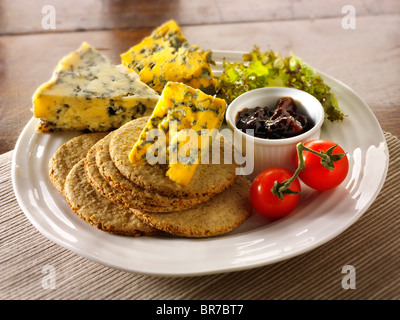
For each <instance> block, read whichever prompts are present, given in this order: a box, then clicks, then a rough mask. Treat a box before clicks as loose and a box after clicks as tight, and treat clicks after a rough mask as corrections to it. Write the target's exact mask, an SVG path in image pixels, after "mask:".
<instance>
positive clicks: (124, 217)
mask: <svg viewBox="0 0 400 320" xmlns="http://www.w3.org/2000/svg"><path fill="white" fill-rule="evenodd" d="M84 161H85V160H84V159H82V160H80V161H79V162H78V163H77V164H76V165H75V166H74V167H73V168H72V170H71V171H70V173H69V174H68V176H67V178H66V181H65V188H64V193H65V198H66V199H67V202H68V204H69V206H70V207H71V209H72V210H73V211H74V212H75V213H76V214H77V215H78V216H79V217H80V218H81V219H82V220H84V221H86V222H87V223H89V224H91V225H94V226H96V227H97V228H99V229H101V230H103V231H106V232H109V233H113V234H119V235H125V236H143V235H153V234H157V233H159V232H160V231H159V230H157V229H156V228H153V227H151V226H150V225H148V224H146V223H143V222H141V221H140V220H139V219H138V218H137V217H136V216H135V215H134V214H133V213H132V212H131V211H130V210H129V209H128V208H126V207H125V206H123V205H119V204H117V203H114V202H112V201H110V200H108V199H107V198H105V197H103V196H102V195H101V194H100V193H98V192H97V191H96V190H95V189H94V188H93V187H92V185H91V184H90V183H89V181H88V180H87V179H86V175H85V166H84Z"/></svg>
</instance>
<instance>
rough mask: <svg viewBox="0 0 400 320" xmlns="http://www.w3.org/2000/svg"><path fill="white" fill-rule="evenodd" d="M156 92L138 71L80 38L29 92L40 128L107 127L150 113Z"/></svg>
mask: <svg viewBox="0 0 400 320" xmlns="http://www.w3.org/2000/svg"><path fill="white" fill-rule="evenodd" d="M159 98H160V96H159V94H158V93H157V92H156V91H154V90H153V89H151V88H150V87H148V86H147V85H146V84H144V83H143V82H141V81H140V79H139V76H138V75H137V74H136V73H135V72H134V71H132V70H129V69H128V68H126V67H124V66H115V65H114V64H113V63H112V62H111V60H109V59H108V58H107V57H105V56H104V55H103V54H101V53H100V52H99V51H97V50H96V49H94V48H93V47H91V46H90V45H89V44H88V43H86V42H85V43H83V44H82V45H81V47H80V48H79V49H78V50H77V51H75V52H72V53H70V54H69V55H68V56H66V57H64V58H63V59H62V60H61V61H60V62H59V64H58V66H57V67H56V69H55V70H54V73H53V77H52V78H51V79H50V81H48V82H46V83H44V84H42V85H41V86H40V87H39V88H38V89H37V90H36V92H35V94H34V95H33V113H34V117H36V118H39V119H41V121H40V124H39V126H38V128H37V130H38V131H39V132H52V131H67V130H84V131H87V132H96V131H108V130H112V129H115V128H119V127H120V126H122V125H123V124H125V123H126V122H128V121H130V120H133V119H136V118H139V117H143V116H148V115H151V114H152V112H153V109H154V107H155V105H156V104H157V102H158V100H159Z"/></svg>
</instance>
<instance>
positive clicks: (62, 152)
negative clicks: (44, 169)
mask: <svg viewBox="0 0 400 320" xmlns="http://www.w3.org/2000/svg"><path fill="white" fill-rule="evenodd" d="M106 134H107V133H106V132H95V133H86V134H81V135H79V136H77V137H74V138H72V139H71V140H68V141H67V142H65V143H64V144H62V145H61V146H60V147H59V148H58V149H57V151H56V152H55V153H54V155H53V157H52V158H51V159H50V161H49V176H50V180H51V182H52V183H53V185H54V186H55V188H56V189H57V191H58V192H60V193H61V194H63V193H64V183H65V179H66V177H67V175H68V173H69V171H70V170H71V169H72V168H73V166H74V165H75V164H77V163H78V162H79V160H81V159H83V158H84V157H85V156H86V153H87V152H88V151H89V149H90V148H91V147H92V146H93V145H94V144H95V143H96V142H97V141H98V140H100V139H101V138H103V137H104V136H106Z"/></svg>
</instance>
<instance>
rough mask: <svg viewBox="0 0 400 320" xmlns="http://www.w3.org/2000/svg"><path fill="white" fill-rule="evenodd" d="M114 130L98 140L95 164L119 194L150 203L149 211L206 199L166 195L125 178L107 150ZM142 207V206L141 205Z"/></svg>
mask: <svg viewBox="0 0 400 320" xmlns="http://www.w3.org/2000/svg"><path fill="white" fill-rule="evenodd" d="M113 134H114V132H113V133H111V134H110V135H108V136H107V137H105V138H104V139H102V140H101V141H99V144H98V146H97V151H96V165H97V169H98V170H99V172H100V174H101V175H102V176H103V178H104V179H105V180H106V181H107V182H108V183H109V184H110V185H111V186H112V187H113V188H114V189H116V190H118V191H119V192H120V195H125V196H126V197H125V200H127V198H128V197H129V198H133V199H137V200H140V201H141V202H142V203H145V204H151V205H152V206H153V208H152V210H151V211H165V212H168V211H179V210H185V209H188V208H190V207H192V206H194V205H197V204H199V203H201V202H204V201H206V200H208V199H209V198H210V197H209V196H205V197H196V198H185V199H181V198H176V197H166V196H163V195H160V194H157V193H154V192H151V191H148V190H146V189H144V188H141V187H139V186H138V185H137V184H135V183H134V182H132V181H131V180H129V179H127V178H126V177H125V176H124V175H122V174H121V173H120V171H119V170H118V168H117V167H116V166H115V164H114V162H113V161H112V159H111V156H110V152H109V142H110V140H111V138H112V136H113ZM127 201H128V205H129V206H135V205H137V204H138V202H137V201H136V203H129V200H127ZM142 208H143V207H142Z"/></svg>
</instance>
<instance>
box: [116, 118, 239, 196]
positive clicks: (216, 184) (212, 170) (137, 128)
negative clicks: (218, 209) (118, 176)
mask: <svg viewBox="0 0 400 320" xmlns="http://www.w3.org/2000/svg"><path fill="white" fill-rule="evenodd" d="M147 120H148V118H141V119H137V120H132V121H130V122H128V123H127V124H125V125H123V126H122V127H120V128H119V129H117V130H116V131H114V134H113V136H112V138H111V141H110V146H109V152H110V156H111V159H112V161H113V162H114V164H115V166H116V167H117V168H118V170H119V171H120V172H121V173H122V174H123V175H124V176H125V177H126V178H128V179H129V180H130V181H132V182H134V183H135V184H137V185H139V186H141V187H142V188H145V189H147V190H150V191H153V192H156V193H159V194H162V195H165V196H167V197H177V198H187V197H199V196H213V195H216V194H218V193H219V192H222V191H224V190H225V189H227V188H229V187H230V186H231V185H232V184H233V183H234V181H235V179H236V173H235V169H236V167H237V165H235V164H224V163H221V164H211V163H210V164H200V165H199V166H198V167H197V169H196V173H195V174H194V176H193V178H192V180H191V182H190V183H189V185H188V186H182V185H180V184H178V183H176V182H174V181H172V180H170V179H169V178H168V177H167V176H166V172H167V170H168V165H167V164H157V165H150V164H147V163H146V164H137V163H131V162H130V161H129V157H128V156H129V152H130V151H131V149H132V146H133V145H134V144H135V142H136V141H137V139H138V138H139V136H140V133H141V132H142V129H143V127H144V126H145V125H146V123H147ZM219 137H220V138H221V141H223V142H222V143H225V144H226V145H228V146H229V147H231V145H230V144H229V142H228V141H227V139H224V138H223V136H222V135H220V136H219ZM210 150H211V148H210ZM221 152H222V153H223V148H221ZM232 158H233V157H232ZM221 159H223V156H222V157H221ZM210 162H211V161H210Z"/></svg>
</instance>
